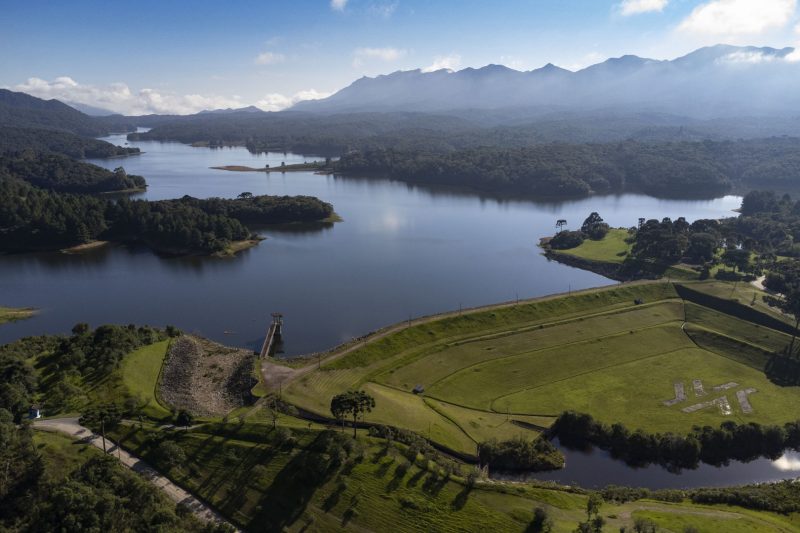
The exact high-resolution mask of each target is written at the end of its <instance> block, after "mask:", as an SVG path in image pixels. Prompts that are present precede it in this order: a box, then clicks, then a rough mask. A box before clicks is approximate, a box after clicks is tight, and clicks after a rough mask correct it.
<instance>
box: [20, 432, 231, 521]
mask: <svg viewBox="0 0 800 533" xmlns="http://www.w3.org/2000/svg"><path fill="white" fill-rule="evenodd" d="M33 427H34V428H36V429H40V430H43V431H57V432H59V433H65V434H67V435H69V436H70V437H72V438H73V439H75V440H86V441H87V442H88V443H90V444H92V445H93V446H95V447H97V448H99V449H101V450H102V449H103V441H102V438H101V437H100V436H99V435H95V434H94V433H92V431H91V430H90V429H89V428H86V427H84V426H81V425H80V424H79V423H78V419H77V418H54V419H50V420H36V421H34V423H33ZM106 445H107V447H108V452H109V454H110V455H112V456H114V457H116V458H118V459H119V461H120V462H121V463H122V464H123V465H125V466H126V467H128V468H130V469H131V470H133V471H134V472H136V473H138V474H139V475H141V476H143V477H145V478H146V479H147V480H149V481H150V482H151V483H153V484H154V485H155V486H157V487H158V488H160V489H161V490H163V491H164V492H165V493H166V494H167V496H169V498H170V499H171V500H172V501H174V502H175V503H183V504H184V505H186V506H187V507H189V508H190V509H191V510H192V511H193V512H194V514H195V515H196V516H197V517H198V518H200V519H202V520H206V521H209V522H223V523H228V522H227V520H225V519H224V518H222V517H221V516H220V515H218V514H217V513H216V512H214V511H213V510H212V509H211V508H209V507H208V506H207V505H206V504H204V503H203V502H201V501H200V500H198V499H197V498H195V497H194V496H192V495H191V494H190V493H188V492H186V491H185V490H183V489H182V488H181V487H179V486H178V485H176V484H174V483H173V482H172V481H170V480H169V479H167V478H166V477H164V476H162V475H161V474H159V473H158V471H157V470H155V469H154V468H153V467H151V466H150V465H149V464H147V463H146V462H144V461H143V460H141V459H139V458H138V457H136V456H134V455H131V454H130V453H128V452H126V451H125V450H123V449H121V448H119V447H117V445H116V444H114V443H113V442H111V441H110V440H109V439H106Z"/></svg>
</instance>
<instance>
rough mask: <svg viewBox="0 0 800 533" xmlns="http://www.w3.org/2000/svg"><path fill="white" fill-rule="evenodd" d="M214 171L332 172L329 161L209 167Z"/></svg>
mask: <svg viewBox="0 0 800 533" xmlns="http://www.w3.org/2000/svg"><path fill="white" fill-rule="evenodd" d="M210 168H212V169H214V170H227V171H230V172H267V173H269V172H307V171H316V172H319V171H325V170H329V171H332V169H331V168H330V160H327V161H324V162H322V161H311V162H309V163H294V164H292V165H286V164H281V165H280V166H277V167H270V166H269V165H267V166H265V167H261V168H257V167H248V166H245V165H224V166H219V167H210Z"/></svg>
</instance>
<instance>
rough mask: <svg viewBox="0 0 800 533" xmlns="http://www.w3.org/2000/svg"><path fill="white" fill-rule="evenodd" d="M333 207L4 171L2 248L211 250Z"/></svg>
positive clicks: (0, 180)
mask: <svg viewBox="0 0 800 533" xmlns="http://www.w3.org/2000/svg"><path fill="white" fill-rule="evenodd" d="M332 214H333V207H332V206H331V205H330V204H327V203H325V202H322V201H320V200H318V199H317V198H313V197H305V196H297V197H276V196H255V197H254V196H252V195H246V194H245V195H243V196H242V197H240V198H237V199H235V200H223V199H209V200H198V199H195V198H191V197H188V196H187V197H184V198H181V199H179V200H164V201H158V202H148V201H146V200H128V199H126V198H123V199H120V200H117V201H112V200H108V199H105V198H101V197H97V196H89V195H74V194H65V193H56V192H53V191H48V190H44V189H40V188H37V187H33V186H31V185H30V184H28V183H25V182H23V181H21V180H18V179H14V178H11V177H5V178H4V177H2V176H0V252H26V251H35V250H59V249H61V248H66V247H70V246H75V245H80V244H84V243H88V242H91V241H94V240H108V241H114V242H121V243H140V244H144V245H146V246H149V247H150V248H151V249H153V250H155V251H158V252H164V253H169V254H173V255H184V254H213V253H220V252H224V251H225V250H226V249H227V247H228V246H229V245H230V244H231V243H232V242H234V241H241V240H245V239H249V238H252V237H253V235H252V234H251V232H250V230H249V229H248V228H247V227H246V226H245V224H252V225H260V224H278V223H288V222H312V221H317V220H321V219H324V218H327V217H329V216H331V215H332Z"/></svg>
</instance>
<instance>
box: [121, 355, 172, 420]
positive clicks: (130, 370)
mask: <svg viewBox="0 0 800 533" xmlns="http://www.w3.org/2000/svg"><path fill="white" fill-rule="evenodd" d="M168 348H169V341H161V342H157V343H155V344H151V345H149V346H144V347H142V348H139V349H138V350H136V351H135V352H133V353H131V354H129V355H127V356H125V358H124V359H123V360H122V383H123V386H124V387H126V388H127V389H128V391H129V392H130V393H131V394H132V395H134V396H136V397H138V398H140V400H141V402H142V403H143V404H146V405H145V407H144V413H145V414H146V415H147V416H150V417H153V418H163V417H165V416H169V415H170V412H169V411H168V410H167V409H166V408H165V407H163V406H162V405H161V404H160V403H159V402H158V397H157V396H156V389H157V387H158V376H159V374H160V373H161V365H162V364H163V362H164V358H165V357H166V355H167V349H168Z"/></svg>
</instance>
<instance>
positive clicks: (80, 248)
mask: <svg viewBox="0 0 800 533" xmlns="http://www.w3.org/2000/svg"><path fill="white" fill-rule="evenodd" d="M109 244H111V243H110V241H91V242H87V243H83V244H78V245H76V246H70V247H69V248H62V249H61V253H62V254H81V253H86V252H91V251H94V250H98V249H100V248H104V247H106V246H108V245H109Z"/></svg>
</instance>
